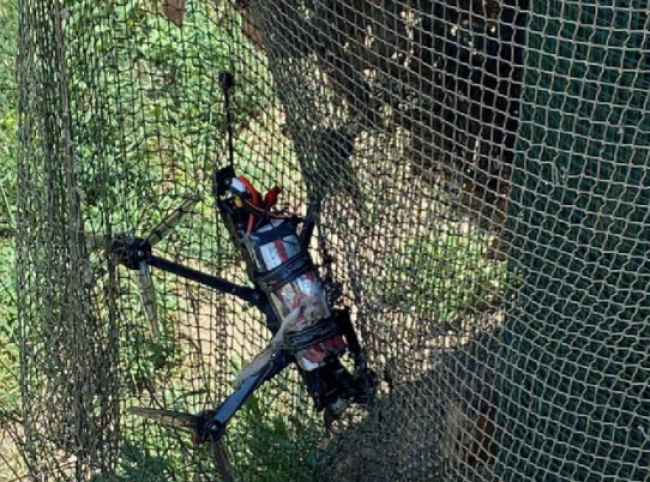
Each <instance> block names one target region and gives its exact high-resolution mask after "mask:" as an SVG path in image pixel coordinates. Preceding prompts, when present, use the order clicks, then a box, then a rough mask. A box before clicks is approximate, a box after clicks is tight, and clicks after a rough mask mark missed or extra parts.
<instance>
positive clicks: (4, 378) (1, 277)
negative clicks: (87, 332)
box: [0, 0, 18, 411]
mask: <svg viewBox="0 0 650 482" xmlns="http://www.w3.org/2000/svg"><path fill="white" fill-rule="evenodd" d="M0 25H2V29H0V411H7V410H12V409H14V408H16V407H17V404H18V383H17V365H18V349H17V344H16V297H15V290H16V285H15V271H14V267H15V257H16V250H15V245H14V229H15V223H14V216H15V211H16V205H17V201H16V194H17V193H16V146H17V136H16V131H17V120H16V119H17V115H16V78H15V62H16V48H17V44H16V40H17V29H18V12H17V4H16V0H2V2H0Z"/></svg>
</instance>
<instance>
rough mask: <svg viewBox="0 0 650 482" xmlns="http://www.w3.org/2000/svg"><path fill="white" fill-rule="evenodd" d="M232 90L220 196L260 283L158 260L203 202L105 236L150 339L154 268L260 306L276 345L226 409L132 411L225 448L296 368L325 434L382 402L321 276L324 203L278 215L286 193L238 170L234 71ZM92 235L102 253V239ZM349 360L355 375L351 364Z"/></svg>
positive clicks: (225, 218) (333, 287) (218, 178)
mask: <svg viewBox="0 0 650 482" xmlns="http://www.w3.org/2000/svg"><path fill="white" fill-rule="evenodd" d="M218 81H219V85H220V87H221V88H222V90H223V93H224V106H225V115H226V128H227V141H228V149H227V152H228V161H229V162H228V165H227V166H225V167H219V166H215V169H214V174H213V175H212V194H213V196H214V198H215V201H216V209H217V211H218V214H219V215H220V216H219V217H220V219H221V221H222V222H223V224H224V225H225V227H226V228H227V231H228V234H229V237H230V240H231V241H232V243H234V245H235V246H236V247H237V249H238V251H239V253H240V255H241V258H242V259H243V261H244V262H245V265H246V273H247V277H248V279H249V281H250V284H252V286H245V285H238V284H236V283H233V282H231V281H228V280H226V279H223V278H219V277H216V276H212V275H209V274H206V273H203V272H200V271H197V270H195V269H192V268H189V267H187V266H184V265H181V264H178V263H175V262H172V261H169V260H167V259H164V258H162V257H159V256H157V255H156V254H155V253H154V248H155V246H156V245H157V244H158V243H159V242H160V241H161V240H162V239H164V238H165V236H167V235H168V234H169V233H170V232H171V231H172V230H173V229H174V228H175V227H176V226H177V225H178V223H179V222H180V221H181V219H182V218H183V217H184V216H185V215H186V214H188V213H189V212H191V209H192V207H193V206H194V205H195V204H196V203H197V202H198V201H199V199H198V198H197V199H189V200H188V201H186V202H185V203H183V205H182V206H181V207H180V208H179V209H177V210H176V211H175V212H174V213H172V215H171V216H169V217H168V218H167V219H165V220H163V221H162V222H161V223H160V224H159V225H158V226H157V227H156V228H154V229H153V230H152V232H151V234H149V236H147V237H145V238H138V237H133V236H127V235H123V234H121V235H117V236H115V237H113V238H111V239H106V238H105V237H104V239H103V242H104V247H105V249H107V250H108V251H110V253H111V254H112V255H113V256H114V257H115V259H116V260H117V262H118V263H119V264H120V265H122V266H124V267H126V268H128V269H130V270H132V271H133V272H134V273H136V275H137V280H138V287H139V292H140V297H141V301H142V303H143V308H144V314H145V318H146V319H147V321H148V322H149V325H150V328H151V332H152V335H153V336H154V337H157V336H159V335H158V333H159V328H158V322H157V314H156V309H155V306H156V305H155V294H154V292H153V285H152V279H151V268H154V269H158V270H161V271H165V272H169V273H172V274H174V275H177V276H180V277H182V278H185V279H189V280H192V281H195V282H197V283H199V284H202V285H204V286H207V287H209V288H212V289H214V290H217V291H218V292H221V293H226V294H228V295H232V296H234V297H237V298H239V299H240V300H243V301H244V302H246V303H248V304H249V305H251V306H253V307H255V308H257V309H258V310H259V311H260V312H261V313H262V314H263V317H264V320H265V322H264V323H265V326H266V328H268V330H269V331H270V334H271V335H272V339H271V342H270V344H269V345H268V346H267V347H266V348H265V349H264V350H262V352H261V353H260V354H259V355H258V356H256V357H254V358H253V360H252V362H250V363H249V364H248V366H246V367H245V368H244V369H242V371H241V372H240V373H239V376H238V380H237V382H236V384H235V385H236V388H235V389H234V391H232V392H231V394H230V395H229V396H227V397H226V398H225V399H224V400H223V401H222V402H221V403H220V404H219V405H218V406H216V407H215V408H213V409H209V410H203V411H201V412H199V413H197V414H190V413H184V412H179V411H175V410H162V409H152V408H145V407H132V408H130V409H129V410H128V411H129V412H130V413H132V414H134V415H137V416H140V417H144V418H146V419H149V420H153V421H156V422H157V423H161V424H164V425H167V426H171V427H173V428H177V429H189V430H190V431H192V434H193V435H192V441H193V443H194V444H196V445H198V444H202V443H206V442H211V443H215V442H218V441H219V440H220V439H221V438H222V437H223V435H224V434H225V432H226V427H227V425H228V423H229V421H230V420H231V419H232V418H233V417H234V416H235V415H236V414H237V412H238V410H240V409H241V408H242V406H243V405H244V404H245V403H246V401H247V400H248V399H249V398H250V397H251V396H252V395H253V393H254V392H255V391H256V390H257V389H259V388H260V387H261V386H262V385H264V384H265V383H266V382H269V381H270V380H272V379H273V378H274V377H276V376H277V375H278V374H280V373H282V372H283V371H284V370H285V369H287V368H288V367H289V366H291V365H294V366H295V367H296V368H297V370H298V372H299V375H300V377H301V379H302V382H303V383H304V385H305V386H306V389H307V391H308V393H309V396H310V397H311V399H312V400H313V404H314V408H315V409H316V411H317V412H323V420H324V424H325V426H326V427H328V428H329V427H330V426H331V424H332V423H333V422H334V421H335V420H337V419H338V418H340V416H341V414H342V413H343V412H344V411H345V410H346V409H347V407H349V406H350V405H351V404H361V405H368V404H370V403H371V402H372V400H374V396H375V393H376V388H377V376H376V374H375V373H374V372H373V371H372V370H371V369H369V368H368V366H367V358H366V353H365V351H364V350H363V349H362V347H361V345H360V342H359V339H358V337H357V335H356V332H355V330H354V326H353V324H352V321H351V318H350V312H349V309H348V308H334V307H333V306H334V304H335V302H336V300H337V299H338V298H339V296H340V289H339V288H338V287H337V284H336V283H334V282H331V279H330V278H331V277H330V276H329V275H328V276H327V277H324V276H321V274H320V273H319V266H316V264H315V263H314V261H313V259H312V256H311V254H310V252H309V245H310V241H311V239H312V237H313V233H314V228H315V222H316V221H315V220H316V216H317V212H318V210H319V209H320V205H319V204H320V201H319V200H318V201H317V200H312V201H308V207H307V213H306V216H304V217H301V216H298V215H296V214H295V213H288V212H286V210H279V209H278V197H279V195H280V194H281V193H282V188H281V187H279V186H275V187H273V188H272V189H271V190H269V191H268V192H267V193H266V194H265V195H264V196H262V195H261V193H260V192H258V191H257V190H256V189H255V187H254V186H253V185H252V183H251V182H250V181H249V180H248V179H247V178H246V177H245V176H241V175H240V176H237V175H236V172H235V168H234V135H233V129H232V112H231V109H230V92H231V90H232V89H233V87H234V85H235V82H234V77H233V75H232V74H231V73H229V72H222V73H221V74H219V76H218ZM87 237H88V238H89V239H91V241H94V245H95V246H98V244H99V241H98V237H97V236H93V235H92V234H88V235H87ZM346 354H347V355H350V358H351V360H352V364H353V368H352V369H348V368H347V367H346V366H345V365H344V363H343V361H342V360H343V357H344V355H346Z"/></svg>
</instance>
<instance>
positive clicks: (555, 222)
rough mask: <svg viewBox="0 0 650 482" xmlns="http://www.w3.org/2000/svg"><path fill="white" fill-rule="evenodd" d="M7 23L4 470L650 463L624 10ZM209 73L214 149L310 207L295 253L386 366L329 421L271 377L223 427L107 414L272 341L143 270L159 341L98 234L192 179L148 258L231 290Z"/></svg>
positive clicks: (199, 383) (209, 472)
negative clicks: (230, 116)
mask: <svg viewBox="0 0 650 482" xmlns="http://www.w3.org/2000/svg"><path fill="white" fill-rule="evenodd" d="M18 13H19V19H20V26H19V30H18V56H17V70H18V75H17V83H18V97H17V103H18V112H19V116H18V128H17V135H18V146H19V147H18V156H17V157H18V166H17V167H18V175H17V195H18V207H17V224H16V251H17V257H16V261H17V263H16V290H15V294H16V303H17V304H16V308H17V321H16V322H15V324H16V326H17V329H16V330H15V331H16V332H17V333H16V335H14V336H15V340H16V344H17V345H18V346H19V347H20V360H19V363H17V364H16V365H17V368H16V377H17V380H18V385H19V393H20V397H21V398H20V400H21V402H20V406H19V407H18V408H15V409H12V410H8V409H5V408H4V406H2V407H0V422H2V427H3V432H2V434H0V447H3V445H6V446H7V447H10V448H11V450H6V451H5V450H4V449H3V450H2V452H3V453H2V454H1V455H0V480H3V479H6V480H8V481H12V482H15V481H18V480H23V479H22V477H29V480H39V481H46V480H47V481H56V482H59V481H61V482H63V481H88V482H105V481H106V482H108V481H120V482H140V481H162V480H164V481H179V482H180V481H188V482H189V481H228V482H231V481H232V482H234V481H238V482H239V481H276V480H277V481H287V480H290V481H292V482H293V481H296V482H302V481H305V482H307V481H310V482H329V481H337V482H347V481H349V482H352V481H355V482H356V481H364V482H365V481H391V482H392V481H400V482H401V481H405V482H407V481H408V482H411V481H413V482H417V481H434V482H435V481H458V482H460V481H476V482H479V481H481V482H483V481H486V482H494V481H500V482H506V481H509V482H514V481H522V480H534V481H545V482H546V481H551V482H556V481H557V482H560V481H566V482H569V481H572V482H577V481H584V482H587V481H588V482H599V481H615V480H620V481H635V482H636V481H639V482H641V481H644V480H650V473H649V470H648V462H647V461H648V460H650V439H649V434H650V393H649V391H648V390H649V389H648V383H647V380H648V379H650V373H649V372H650V366H649V365H648V360H649V357H648V343H649V341H650V325H649V322H648V320H650V313H649V308H650V305H649V303H648V300H649V299H650V298H649V297H648V294H647V289H648V288H647V286H648V273H649V272H650V271H649V269H648V262H647V252H648V243H649V242H650V241H648V239H649V238H648V236H647V232H646V231H647V229H648V223H649V222H650V221H649V216H650V212H649V209H650V194H649V192H650V190H649V187H650V184H649V178H648V172H650V171H649V169H648V165H649V163H650V161H649V157H648V149H649V147H648V146H650V139H649V137H650V122H649V120H650V119H649V118H648V113H649V112H650V110H649V106H648V91H649V89H650V67H649V66H650V63H649V60H648V57H647V52H648V51H650V50H649V47H650V44H649V40H648V36H647V32H648V31H650V25H649V24H648V22H649V20H648V9H647V5H646V4H645V3H644V2H643V1H641V0H630V1H628V2H614V4H609V3H608V4H607V5H605V4H603V2H598V1H596V0H579V1H578V0H556V1H548V2H544V1H529V0H447V1H443V0H381V1H379V0H352V1H343V0H159V1H150V2H144V1H139V0H111V1H89V0H20V1H19V2H18ZM224 70H228V71H230V72H232V73H233V74H234V76H235V79H236V89H235V91H234V98H233V106H234V116H235V124H234V130H235V136H236V139H235V167H236V169H237V170H238V172H240V173H242V174H245V175H246V176H247V177H249V178H250V179H251V180H252V181H253V182H254V183H255V184H256V185H258V186H260V187H261V188H264V189H268V188H270V187H272V186H273V185H274V184H280V185H282V186H283V187H284V192H283V200H284V201H285V202H287V203H289V204H291V205H303V206H304V205H305V203H306V202H308V201H310V200H314V199H319V200H322V201H323V209H322V211H321V212H320V213H319V215H318V222H317V236H316V239H315V240H314V243H313V245H312V247H311V250H312V253H313V255H314V257H315V258H316V260H317V261H320V260H322V259H323V257H324V256H325V254H326V253H329V254H331V255H332V257H333V263H332V266H331V270H332V275H333V276H334V278H335V279H336V280H338V281H339V282H341V284H342V292H343V299H342V301H341V303H342V304H344V305H346V306H349V307H350V308H351V310H352V315H353V322H354V325H355V327H356V329H357V331H358V333H359V337H360V339H361V342H362V345H363V346H364V347H365V348H366V349H367V351H368V357H369V364H370V366H371V367H372V368H373V369H374V370H375V371H376V372H377V373H378V374H380V376H381V383H380V387H379V397H378V402H377V404H376V406H373V407H372V408H371V409H365V408H363V407H352V408H350V409H349V410H348V411H347V412H346V415H345V417H344V418H343V419H342V420H341V421H340V422H339V423H337V424H336V425H335V427H334V430H333V431H332V433H327V432H326V431H325V430H324V428H323V426H322V416H321V414H319V413H316V412H315V411H314V409H313V407H312V403H311V401H310V398H309V396H308V394H307V393H306V389H305V387H304V386H303V385H302V383H301V382H300V379H299V377H298V376H297V373H296V371H295V370H292V369H289V370H287V371H286V372H284V373H283V374H282V375H281V376H279V377H278V378H276V379H274V380H273V381H271V382H270V383H268V384H266V385H265V386H264V387H262V388H261V389H260V390H259V391H258V392H257V393H256V395H255V396H254V397H253V398H252V399H251V400H249V401H248V402H247V403H246V404H245V406H244V407H243V409H242V410H241V411H240V412H239V413H238V414H237V415H236V416H235V418H234V419H233V421H232V422H231V424H230V425H229V426H228V430H227V432H226V436H225V437H224V439H223V440H222V442H221V443H220V444H218V445H216V446H214V447H212V446H201V447H192V446H191V443H190V440H189V437H186V436H185V435H183V434H182V433H179V432H177V431H173V430H171V429H168V428H164V427H161V426H157V425H153V424H151V423H149V422H145V421H143V420H141V419H138V418H136V417H133V416H132V415H130V414H129V413H127V411H126V409H127V408H128V407H131V406H136V405H137V406H146V407H152V408H168V409H175V410H183V411H187V412H192V413H196V412H198V411H199V410H203V409H207V408H213V407H214V406H215V405H217V404H218V403H219V401H220V400H222V399H223V398H224V397H225V396H226V395H227V394H228V393H230V392H231V390H232V384H233V382H234V380H235V377H236V375H237V370H238V369H239V368H240V367H241V366H242V363H244V362H246V361H247V360H250V359H251V358H252V357H253V356H254V355H255V354H256V353H257V352H259V351H260V350H261V349H262V348H263V347H264V346H265V344H266V343H268V341H269V340H270V333H269V332H268V331H266V329H265V328H264V326H263V324H262V317H261V314H260V313H257V312H256V311H255V310H254V309H251V308H248V307H247V306H245V305H244V304H243V303H240V302H239V301H237V300H236V299H234V298H232V297H229V296H227V295H223V294H219V293H216V292H214V291H211V290H208V289H205V288H203V287H201V286H199V285H198V284H197V283H194V282H191V281H186V280H183V279H182V278H178V277H175V276H173V275H169V274H165V273H163V272H161V271H157V270H155V269H154V270H152V276H153V283H154V286H155V293H156V298H155V307H156V310H157V315H158V319H159V320H160V330H161V334H160V339H159V340H154V339H152V337H151V336H150V335H151V333H150V328H149V326H148V324H147V319H146V316H145V312H144V308H143V303H142V301H141V299H140V297H139V292H138V285H137V279H136V277H135V276H134V275H133V273H132V272H129V271H128V270H126V269H124V267H122V266H119V265H118V264H117V262H116V260H115V259H113V258H112V257H111V256H106V254H105V252H104V251H102V250H101V249H98V248H97V247H92V246H90V245H89V238H88V236H89V233H94V234H96V235H98V236H100V237H101V236H105V235H108V236H112V235H115V234H117V233H126V234H128V235H137V236H146V235H147V234H148V233H149V232H150V231H151V230H152V229H153V228H154V227H155V226H156V225H157V224H158V223H159V222H160V221H161V220H162V219H163V218H165V217H166V216H167V215H169V213H171V212H173V211H174V210H175V209H177V208H179V206H181V205H182V204H183V203H184V202H185V201H187V200H188V199H190V198H195V197H197V196H200V198H201V201H200V202H199V203H198V204H196V205H194V206H193V207H192V208H191V213H190V214H189V215H187V216H185V217H183V219H182V221H181V222H180V223H179V224H178V225H177V226H176V227H175V229H173V231H171V232H170V233H169V235H168V236H167V237H165V238H164V239H163V240H162V241H161V242H160V243H159V244H157V245H156V252H157V254H158V255H160V256H163V257H165V258H167V259H169V260H171V261H176V262H180V263H183V264H185V265H188V266H190V267H192V268H195V269H200V270H202V271H205V272H206V273H209V274H213V275H218V276H222V277H225V278H227V279H230V280H232V281H237V282H240V283H246V281H245V280H246V273H245V269H244V266H243V264H242V262H241V261H240V260H239V258H238V257H237V255H236V252H235V250H234V248H233V247H232V246H231V244H230V242H229V239H228V237H227V233H226V230H225V228H224V226H223V224H222V222H221V220H220V219H219V217H218V215H217V213H216V210H215V205H214V201H213V199H212V198H211V194H210V174H211V169H212V167H213V166H214V163H215V162H216V163H218V164H219V165H220V166H225V165H226V163H227V153H226V147H227V144H226V138H225V132H226V130H225V124H224V122H225V113H224V99H223V95H222V92H221V91H220V90H219V86H218V85H217V76H218V74H219V73H220V72H222V71H224ZM350 148H352V150H353V153H352V156H351V157H349V158H348V157H347V156H345V155H344V153H345V151H346V150H349V149H350ZM84 233H86V234H84ZM0 326H1V325H0ZM0 333H2V332H0ZM0 353H1V352H0ZM5 473H6V474H7V475H6V476H5ZM24 480H27V479H24Z"/></svg>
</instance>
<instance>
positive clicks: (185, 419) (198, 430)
mask: <svg viewBox="0 0 650 482" xmlns="http://www.w3.org/2000/svg"><path fill="white" fill-rule="evenodd" d="M127 412H129V413H130V414H132V415H136V416H138V417H142V418H144V419H147V420H151V421H154V422H156V423H159V424H161V425H165V426H167V427H171V428H174V429H180V430H190V431H191V432H192V442H193V443H194V444H195V445H198V444H200V443H201V442H202V441H203V440H202V434H203V433H204V431H205V424H206V422H207V420H208V418H209V417H210V416H211V414H212V413H213V412H212V411H206V412H201V413H199V414H198V415H192V414H191V413H186V412H178V411H176V410H162V409H156V408H144V407H131V408H129V409H127Z"/></svg>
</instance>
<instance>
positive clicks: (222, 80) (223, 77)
mask: <svg viewBox="0 0 650 482" xmlns="http://www.w3.org/2000/svg"><path fill="white" fill-rule="evenodd" d="M218 81H219V85H220V86H221V89H222V90H223V97H224V108H225V111H226V131H227V136H228V165H229V166H230V168H231V169H232V170H233V171H234V169H235V139H234V137H235V136H234V134H233V130H232V110H231V107H230V90H231V89H232V88H233V87H234V86H235V78H234V77H233V75H232V74H231V73H230V72H221V73H220V74H219V77H218Z"/></svg>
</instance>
